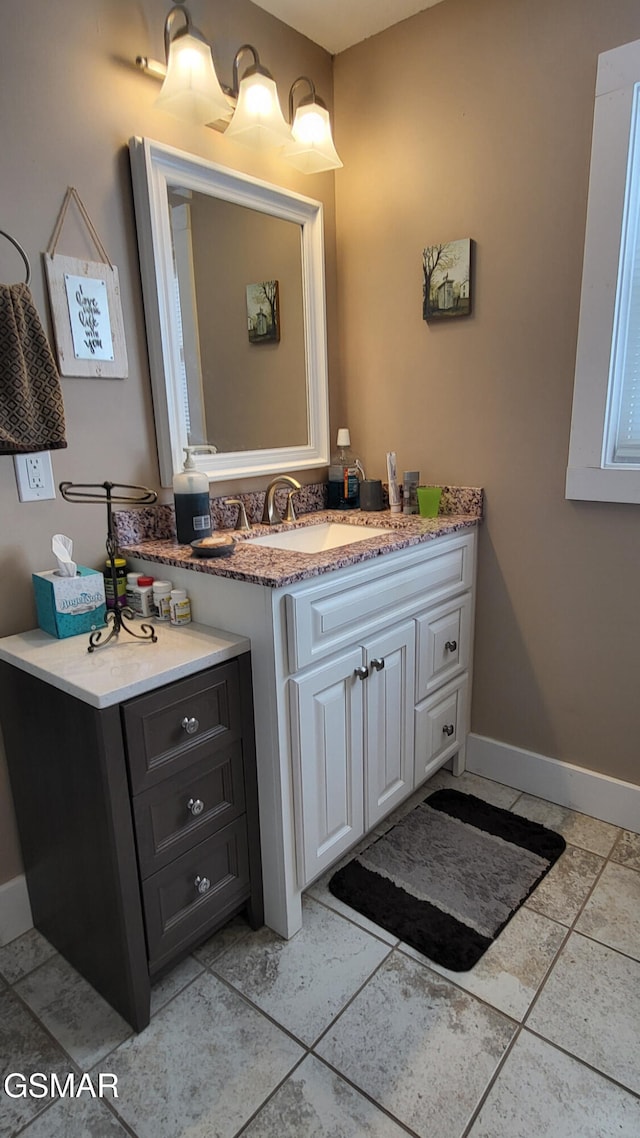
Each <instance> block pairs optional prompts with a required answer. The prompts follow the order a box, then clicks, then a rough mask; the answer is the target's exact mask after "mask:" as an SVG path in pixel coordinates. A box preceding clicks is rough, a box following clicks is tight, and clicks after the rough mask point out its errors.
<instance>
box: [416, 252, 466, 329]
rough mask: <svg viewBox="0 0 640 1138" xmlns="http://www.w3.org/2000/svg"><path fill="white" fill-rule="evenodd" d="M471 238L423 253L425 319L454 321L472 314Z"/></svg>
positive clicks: (423, 314) (423, 307)
mask: <svg viewBox="0 0 640 1138" xmlns="http://www.w3.org/2000/svg"><path fill="white" fill-rule="evenodd" d="M471 245H472V242H471V238H470V237H464V238H462V239H461V240H459V241H448V242H446V243H445V244H442V245H428V246H427V248H426V249H423V251H422V274H423V285H422V318H423V320H427V321H432V320H433V321H436V320H451V319H454V318H455V317H458V316H469V314H470V313H471Z"/></svg>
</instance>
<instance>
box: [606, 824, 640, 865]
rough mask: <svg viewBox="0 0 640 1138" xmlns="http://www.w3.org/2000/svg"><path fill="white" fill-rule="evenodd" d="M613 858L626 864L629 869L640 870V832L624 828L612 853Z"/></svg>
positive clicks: (621, 863)
mask: <svg viewBox="0 0 640 1138" xmlns="http://www.w3.org/2000/svg"><path fill="white" fill-rule="evenodd" d="M611 860H612V861H617V862H619V863H620V865H626V866H627V867H628V868H629V869H638V870H640V834H633V833H632V832H631V830H623V831H622V833H621V835H620V837H619V838H618V841H617V842H616V845H615V848H614V851H613V853H612V854H611Z"/></svg>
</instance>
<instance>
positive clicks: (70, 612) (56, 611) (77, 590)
mask: <svg viewBox="0 0 640 1138" xmlns="http://www.w3.org/2000/svg"><path fill="white" fill-rule="evenodd" d="M32 580H33V591H34V593H35V598H36V611H37V614H38V624H39V625H40V628H41V629H42V630H43V632H48V633H49V635H50V636H57V637H58V639H59V640H63V639H64V638H65V637H66V636H75V635H76V634H77V633H79V632H91V631H92V630H93V629H94V628H101V627H102V626H103V625H104V621H105V615H106V611H107V610H106V607H105V596H104V577H103V576H102V573H99V572H98V571H97V569H85V567H84V566H83V565H78V572H77V575H76V576H75V577H61V576H60V574H59V573H58V571H57V569H48V570H46V571H45V572H44V573H33V574H32Z"/></svg>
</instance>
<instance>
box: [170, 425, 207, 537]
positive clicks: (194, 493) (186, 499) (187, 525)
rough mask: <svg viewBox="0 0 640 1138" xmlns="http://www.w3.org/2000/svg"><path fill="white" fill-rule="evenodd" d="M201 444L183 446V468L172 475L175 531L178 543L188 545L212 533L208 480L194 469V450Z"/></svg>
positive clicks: (199, 471) (199, 448)
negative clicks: (184, 457)
mask: <svg viewBox="0 0 640 1138" xmlns="http://www.w3.org/2000/svg"><path fill="white" fill-rule="evenodd" d="M202 449H203V448H202V447H185V448H184V452H185V454H186V456H187V457H186V459H185V464H184V470H183V471H181V472H180V474H174V476H173V496H174V501H175V507H176V533H177V536H178V541H179V542H180V544H181V545H189V543H190V542H192V541H197V540H198V539H199V538H201V537H209V536H210V535H211V503H210V501H209V479H208V478H207V475H206V474H205V473H204V472H203V471H201V470H197V469H196V464H195V462H194V459H193V452H194V451H198V450H202Z"/></svg>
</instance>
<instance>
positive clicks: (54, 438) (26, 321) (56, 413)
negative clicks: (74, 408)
mask: <svg viewBox="0 0 640 1138" xmlns="http://www.w3.org/2000/svg"><path fill="white" fill-rule="evenodd" d="M66 445H67V443H66V440H65V437H64V407H63V403H62V391H61V388H60V377H59V375H58V369H57V367H56V364H55V360H54V358H53V356H52V354H51V348H50V347H49V343H48V340H47V337H46V336H45V333H44V329H43V327H42V324H41V323H40V317H39V316H38V313H37V310H36V307H35V304H34V303H33V297H32V295H31V290H30V289H29V287H28V285H26V284H14V285H3V284H0V454H24V453H27V454H29V453H30V452H31V451H38V450H59V449H60V448H61V447H66Z"/></svg>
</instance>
